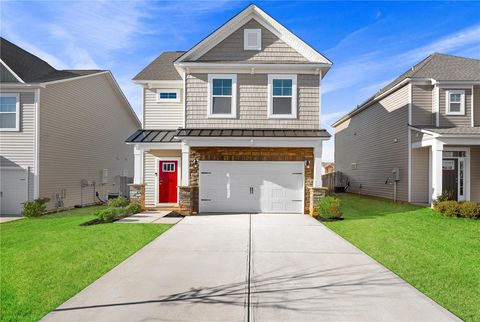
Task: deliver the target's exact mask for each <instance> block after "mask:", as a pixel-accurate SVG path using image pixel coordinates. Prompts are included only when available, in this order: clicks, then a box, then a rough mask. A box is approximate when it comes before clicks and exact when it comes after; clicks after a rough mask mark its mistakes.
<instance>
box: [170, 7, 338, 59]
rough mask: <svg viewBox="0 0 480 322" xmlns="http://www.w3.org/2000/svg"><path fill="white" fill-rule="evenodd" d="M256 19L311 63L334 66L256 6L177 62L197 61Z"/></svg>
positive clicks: (242, 13) (226, 24)
mask: <svg viewBox="0 0 480 322" xmlns="http://www.w3.org/2000/svg"><path fill="white" fill-rule="evenodd" d="M251 19H255V20H256V21H257V22H258V23H260V24H261V25H263V26H264V27H265V28H267V29H269V30H270V31H271V32H272V33H274V34H275V35H276V36H277V37H278V38H279V39H280V40H282V41H284V42H285V43H286V44H288V45H289V46H291V47H292V48H293V49H295V50H296V51H297V52H298V53H300V54H302V55H303V56H304V57H305V58H306V59H307V60H308V61H309V62H311V63H323V64H327V65H332V62H331V61H330V60H329V59H328V58H326V57H325V56H323V55H322V54H320V53H319V52H318V51H316V50H315V49H313V48H312V47H311V46H309V45H308V44H307V43H305V42H304V41H303V40H302V39H300V38H299V37H297V36H296V35H295V34H293V33H292V32H291V31H290V30H288V29H287V28H285V27H284V26H283V25H281V24H280V23H279V22H278V21H276V20H275V19H273V18H272V17H271V16H269V15H268V14H266V13H265V12H264V11H263V10H262V9H260V8H259V7H257V6H256V5H254V4H251V5H249V6H248V7H247V8H245V9H244V10H242V11H241V12H240V13H238V14H237V15H235V16H234V17H232V18H231V19H230V20H228V21H227V22H226V23H224V24H223V25H222V26H220V27H219V28H217V29H216V30H214V31H213V32H212V33H211V34H210V35H208V36H207V37H205V38H204V39H202V40H201V41H200V42H198V43H197V44H196V45H195V46H193V47H192V48H191V49H190V50H188V51H187V52H185V53H184V54H183V55H182V56H180V57H179V58H178V59H177V61H176V62H182V61H195V60H197V59H198V58H200V57H201V56H202V55H203V54H205V53H206V52H207V51H208V50H210V49H211V48H212V47H214V46H215V45H217V44H218V43H219V42H221V41H222V40H224V39H225V38H226V37H228V36H229V35H231V34H232V33H233V32H234V31H236V30H237V29H238V28H240V27H241V26H242V25H244V24H245V23H247V22H248V21H249V20H251Z"/></svg>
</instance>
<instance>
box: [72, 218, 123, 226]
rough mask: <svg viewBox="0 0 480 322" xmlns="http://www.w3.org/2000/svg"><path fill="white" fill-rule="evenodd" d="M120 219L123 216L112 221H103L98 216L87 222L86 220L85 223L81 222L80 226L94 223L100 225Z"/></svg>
mask: <svg viewBox="0 0 480 322" xmlns="http://www.w3.org/2000/svg"><path fill="white" fill-rule="evenodd" d="M119 219H122V218H116V219H114V220H112V221H102V220H100V219H98V218H97V219H92V220H89V221H87V222H84V223H83V224H80V226H93V225H100V224H110V223H112V222H114V221H117V220H119Z"/></svg>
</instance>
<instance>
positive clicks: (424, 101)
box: [412, 85, 435, 125]
mask: <svg viewBox="0 0 480 322" xmlns="http://www.w3.org/2000/svg"><path fill="white" fill-rule="evenodd" d="M432 91H433V86H430V85H413V86H412V125H434V124H435V123H434V122H435V114H434V113H433V102H432Z"/></svg>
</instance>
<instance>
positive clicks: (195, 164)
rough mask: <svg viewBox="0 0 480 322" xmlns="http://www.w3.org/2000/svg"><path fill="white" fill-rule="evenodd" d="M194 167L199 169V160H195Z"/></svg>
mask: <svg viewBox="0 0 480 322" xmlns="http://www.w3.org/2000/svg"><path fill="white" fill-rule="evenodd" d="M193 166H194V167H195V168H198V159H193Z"/></svg>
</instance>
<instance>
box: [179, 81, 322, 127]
mask: <svg viewBox="0 0 480 322" xmlns="http://www.w3.org/2000/svg"><path fill="white" fill-rule="evenodd" d="M207 86H208V74H190V75H188V76H187V92H186V95H187V98H186V104H187V108H186V126H187V127H190V128H195V127H202V128H216V127H229V128H282V129H319V128H320V125H319V104H320V103H319V76H318V75H307V74H301V75H298V76H297V87H298V88H297V113H298V115H297V118H296V119H268V117H267V114H268V111H267V101H268V91H267V87H268V76H267V74H254V75H251V74H238V75H237V117H236V118H232V119H214V118H208V117H207V110H208V106H207V102H208V98H207Z"/></svg>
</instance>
